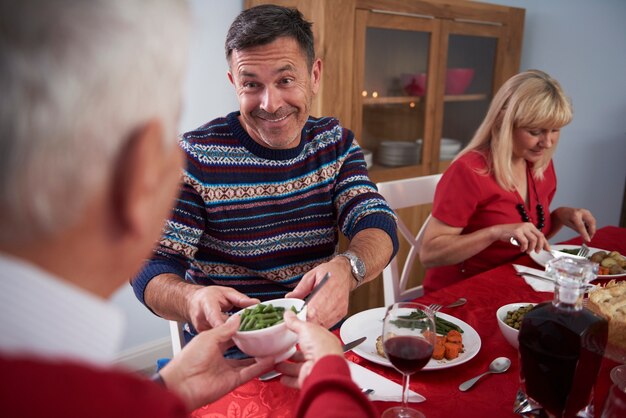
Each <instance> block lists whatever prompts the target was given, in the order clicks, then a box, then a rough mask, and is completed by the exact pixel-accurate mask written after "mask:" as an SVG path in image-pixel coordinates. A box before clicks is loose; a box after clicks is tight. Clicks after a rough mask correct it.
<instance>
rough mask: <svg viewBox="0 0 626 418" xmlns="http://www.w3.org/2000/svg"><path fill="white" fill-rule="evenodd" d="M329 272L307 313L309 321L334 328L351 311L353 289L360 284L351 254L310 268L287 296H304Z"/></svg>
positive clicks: (299, 297) (302, 297) (301, 297)
mask: <svg viewBox="0 0 626 418" xmlns="http://www.w3.org/2000/svg"><path fill="white" fill-rule="evenodd" d="M326 272H329V273H330V278H329V279H328V282H326V284H325V285H324V287H322V289H321V290H320V291H319V293H317V294H316V295H315V297H314V298H313V299H311V301H309V304H308V305H307V315H306V317H307V321H310V322H314V323H317V324H320V325H322V326H324V327H326V328H330V327H332V326H333V325H335V324H336V323H337V322H339V321H340V320H341V319H342V318H343V317H344V316H346V314H347V313H348V302H349V297H350V291H351V290H352V289H353V288H354V286H355V285H356V281H355V280H354V278H353V276H352V270H351V268H350V262H349V261H348V259H347V258H345V257H335V258H333V259H332V260H330V261H329V262H327V263H324V264H320V265H319V266H317V267H315V268H314V269H313V270H311V271H309V272H307V273H306V274H305V275H304V276H302V280H300V283H298V285H297V286H296V288H295V289H294V290H293V291H291V292H289V293H287V294H286V295H285V297H287V298H298V299H304V298H305V297H306V296H307V295H308V294H309V293H311V290H312V289H313V287H315V285H316V284H317V283H319V282H320V281H321V280H322V278H323V277H324V275H325V274H326Z"/></svg>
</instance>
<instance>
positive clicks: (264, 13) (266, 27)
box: [225, 4, 315, 70]
mask: <svg viewBox="0 0 626 418" xmlns="http://www.w3.org/2000/svg"><path fill="white" fill-rule="evenodd" d="M311 26H312V23H311V22H307V21H306V20H305V19H304V16H302V13H300V11H299V10H298V9H291V8H288V7H282V6H276V5H274V4H264V5H260V6H256V7H252V8H250V9H247V10H244V11H243V12H241V13H240V14H239V16H237V17H236V18H235V20H234V21H233V23H232V25H230V29H228V34H227V35H226V44H225V49H226V60H227V61H228V62H229V64H230V56H231V54H232V52H233V51H234V50H240V51H241V50H243V49H246V48H251V47H255V46H260V45H266V44H269V43H271V42H274V41H275V40H276V39H277V38H280V37H291V38H294V39H295V40H296V41H297V42H298V45H300V49H301V50H302V52H304V54H305V56H306V58H307V64H308V67H309V70H311V68H313V61H315V47H314V41H313V32H312V31H311Z"/></svg>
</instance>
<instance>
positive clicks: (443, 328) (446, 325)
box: [394, 310, 463, 335]
mask: <svg viewBox="0 0 626 418" xmlns="http://www.w3.org/2000/svg"><path fill="white" fill-rule="evenodd" d="M425 315H426V314H425V313H424V312H422V311H417V310H416V311H413V312H411V313H410V314H409V315H404V316H400V318H402V319H409V320H411V319H416V320H417V319H420V318H423V317H424V316H425ZM400 322H401V321H394V324H395V325H396V326H398V327H401V328H402V327H404V328H417V327H421V328H423V325H421V326H420V324H419V322H418V321H415V322H407V321H402V323H400ZM435 328H436V332H437V334H440V335H446V334H447V333H448V331H451V330H456V331H458V332H460V333H461V334H462V333H463V330H462V329H461V327H459V326H458V325H456V324H453V323H452V322H450V321H446V320H445V319H443V318H440V317H438V316H437V315H435Z"/></svg>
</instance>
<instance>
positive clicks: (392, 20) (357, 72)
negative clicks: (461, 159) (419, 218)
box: [351, 9, 441, 181]
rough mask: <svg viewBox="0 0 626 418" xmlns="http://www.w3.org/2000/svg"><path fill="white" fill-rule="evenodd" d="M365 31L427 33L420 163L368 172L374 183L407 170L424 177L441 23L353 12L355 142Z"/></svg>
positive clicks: (360, 124) (361, 103)
mask: <svg viewBox="0 0 626 418" xmlns="http://www.w3.org/2000/svg"><path fill="white" fill-rule="evenodd" d="M368 28H379V29H391V30H406V31H413V32H425V33H429V34H430V40H429V50H428V65H427V73H428V74H429V77H428V79H427V82H426V83H427V84H426V94H425V95H424V96H423V100H424V106H425V109H424V113H425V115H424V120H425V122H424V141H423V144H422V161H421V163H420V164H419V165H418V166H408V167H399V168H389V169H385V170H384V173H383V172H382V170H381V171H380V172H374V173H373V174H372V173H371V172H370V176H371V177H373V180H375V181H384V180H390V179H393V178H402V177H407V174H408V173H407V170H410V171H411V174H409V175H408V176H415V175H425V174H427V173H428V171H429V170H430V167H431V165H432V162H431V160H430V158H431V155H432V154H433V150H432V138H433V136H432V135H433V132H434V126H433V123H435V118H434V117H433V116H435V106H436V100H435V94H433V91H434V90H435V88H436V85H437V83H438V80H437V61H438V55H437V52H438V45H439V44H440V42H441V41H440V36H441V35H440V33H441V21H440V20H438V19H432V18H428V17H420V16H406V15H399V14H394V13H386V12H377V11H372V10H365V9H357V10H356V14H355V24H354V80H353V82H352V86H353V90H352V103H353V106H352V116H351V125H352V130H353V131H354V133H355V137H356V138H357V141H358V140H359V138H361V137H362V135H363V132H362V129H363V106H364V100H363V96H362V95H361V92H362V90H363V86H364V84H365V48H366V46H365V38H366V33H367V29H368Z"/></svg>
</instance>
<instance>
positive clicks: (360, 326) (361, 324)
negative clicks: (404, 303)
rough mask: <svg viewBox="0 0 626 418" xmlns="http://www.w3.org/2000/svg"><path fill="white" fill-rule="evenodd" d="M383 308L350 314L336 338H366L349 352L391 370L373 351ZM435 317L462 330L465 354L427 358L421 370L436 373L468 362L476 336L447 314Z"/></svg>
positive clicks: (475, 349) (477, 343) (476, 345)
mask: <svg viewBox="0 0 626 418" xmlns="http://www.w3.org/2000/svg"><path fill="white" fill-rule="evenodd" d="M386 310H387V308H384V307H383V308H373V309H368V310H366V311H363V312H359V313H357V314H354V315H352V316H351V317H350V318H348V319H346V320H345V321H344V323H343V324H342V325H341V329H340V330H339V335H341V339H342V340H343V342H347V341H352V340H355V339H357V338H359V337H363V336H366V337H367V339H366V340H365V341H364V342H363V343H361V344H360V345H359V346H358V347H356V348H354V349H352V351H353V352H354V353H355V354H358V355H359V356H361V357H363V358H364V359H366V360H369V361H371V362H374V363H376V364H380V365H382V366H387V367H393V366H392V365H391V363H390V362H389V360H387V359H386V358H384V357H381V356H379V355H378V353H377V352H376V338H378V336H379V335H381V334H382V330H383V318H384V316H385V311H386ZM437 316H438V317H440V318H442V319H445V320H447V321H450V322H452V323H454V324H456V325H458V326H459V327H460V328H461V329H462V330H463V334H462V335H463V346H464V347H465V352H463V353H460V354H459V357H457V358H455V359H454V360H434V359H430V361H429V362H428V364H426V366H425V367H424V368H423V369H422V370H439V369H447V368H448V367H454V366H458V365H459V364H463V363H465V362H467V361H469V360H471V359H472V358H473V357H474V356H475V355H476V354H478V351H479V350H480V336H479V335H478V333H477V332H476V330H474V328H472V327H471V326H470V325H469V324H467V323H465V322H463V321H461V320H460V319H458V318H455V317H453V316H450V315H446V314H444V313H441V312H437Z"/></svg>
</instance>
